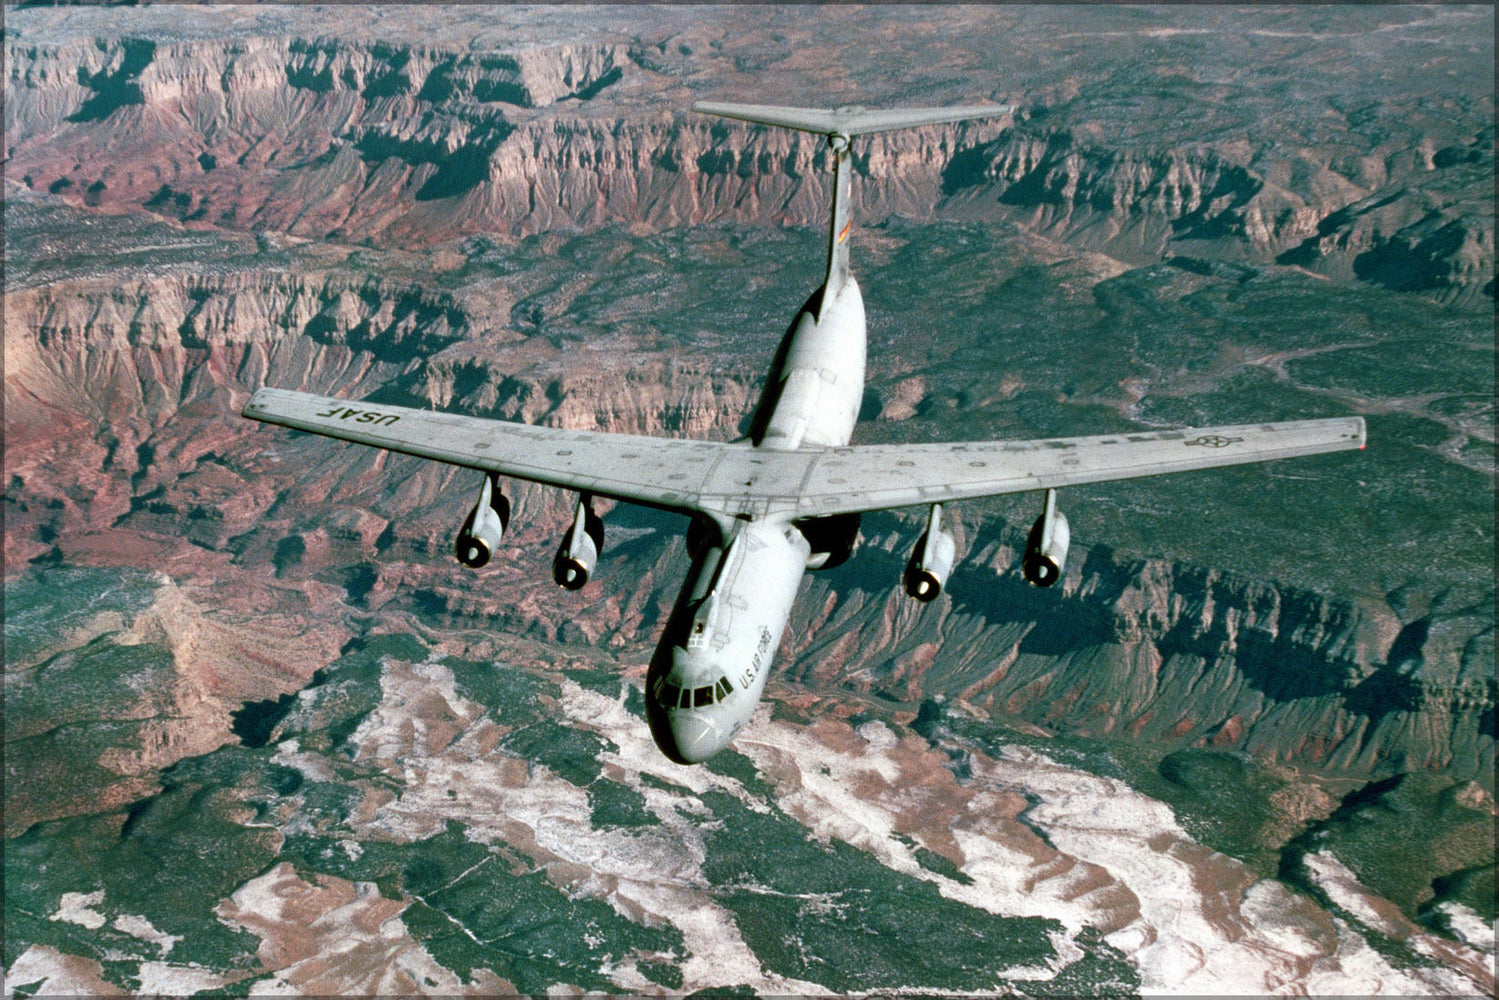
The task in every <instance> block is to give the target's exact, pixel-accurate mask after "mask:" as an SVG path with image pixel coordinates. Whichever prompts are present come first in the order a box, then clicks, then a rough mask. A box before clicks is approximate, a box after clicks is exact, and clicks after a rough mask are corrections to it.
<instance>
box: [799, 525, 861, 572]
mask: <svg viewBox="0 0 1499 1000" xmlns="http://www.w3.org/2000/svg"><path fill="white" fill-rule="evenodd" d="M796 528H797V530H798V531H800V532H801V533H802V537H804V538H805V539H806V540H807V545H808V546H810V547H811V550H812V551H811V554H810V555H808V556H807V568H808V569H832V568H833V567H834V566H842V565H843V564H844V563H846V562H848V560H849V557H850V556H852V555H853V554H854V551H855V550H856V549H858V547H859V515H858V514H857V513H854V514H831V515H829V516H827V517H812V518H808V519H807V520H805V521H797V522H796Z"/></svg>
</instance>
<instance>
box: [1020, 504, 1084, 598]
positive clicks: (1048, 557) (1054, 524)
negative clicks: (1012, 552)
mask: <svg viewBox="0 0 1499 1000" xmlns="http://www.w3.org/2000/svg"><path fill="white" fill-rule="evenodd" d="M1071 540H1072V532H1071V530H1070V529H1069V528H1068V527H1067V516H1066V515H1065V514H1063V513H1062V512H1061V511H1059V510H1057V491H1056V490H1047V491H1046V501H1045V505H1044V507H1043V508H1042V510H1041V516H1040V517H1038V518H1036V523H1035V524H1033V525H1031V534H1030V537H1029V538H1028V539H1027V540H1026V543H1025V559H1024V560H1023V561H1022V562H1021V564H1020V572H1021V573H1023V574H1024V575H1025V578H1026V580H1028V581H1030V582H1031V583H1032V584H1034V585H1035V586H1037V587H1050V586H1052V585H1053V584H1055V583H1056V582H1057V581H1058V580H1060V579H1061V578H1062V567H1063V566H1064V565H1065V564H1066V562H1067V545H1068V543H1069V542H1071Z"/></svg>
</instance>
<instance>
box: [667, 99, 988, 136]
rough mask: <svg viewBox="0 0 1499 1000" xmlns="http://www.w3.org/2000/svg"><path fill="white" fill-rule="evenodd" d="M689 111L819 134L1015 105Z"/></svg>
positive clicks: (906, 124)
mask: <svg viewBox="0 0 1499 1000" xmlns="http://www.w3.org/2000/svg"><path fill="white" fill-rule="evenodd" d="M692 110H694V111H700V112H702V113H703V114H706V115H718V116H719V117H720V118H733V119H736V120H738V121H743V122H754V123H756V124H758V125H778V126H780V127H781V128H794V129H799V130H801V131H803V132H816V133H818V134H819V135H845V136H855V135H864V134H866V133H869V132H889V131H892V130H894V129H901V128H917V127H918V126H921V125H940V124H942V123H943V122H956V121H963V120H964V119H967V118H996V117H998V116H1000V115H1008V114H1011V113H1013V112H1014V110H1015V108H1014V106H1013V105H1009V104H972V105H967V106H963V107H952V108H902V109H898V110H891V111H879V110H874V109H869V108H861V107H848V108H783V107H777V106H775V105H771V104H724V103H720V102H716V101H698V102H696V103H695V104H693V105H692Z"/></svg>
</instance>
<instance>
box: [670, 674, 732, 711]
mask: <svg viewBox="0 0 1499 1000" xmlns="http://www.w3.org/2000/svg"><path fill="white" fill-rule="evenodd" d="M656 690H657V691H658V694H657V697H658V698H660V700H661V704H662V706H664V707H666V708H703V707H705V706H707V705H717V704H718V703H719V702H721V701H723V700H724V699H725V698H727V697H728V696H729V695H731V694H733V693H734V685H733V684H731V683H729V679H728V678H727V677H720V678H719V679H718V680H717V681H715V682H714V683H712V684H709V685H707V686H706V687H697V688H679V687H677V686H676V685H675V684H672V683H671V682H670V681H667V680H666V679H664V678H663V679H662V680H661V682H660V684H659V685H658V687H657V689H656Z"/></svg>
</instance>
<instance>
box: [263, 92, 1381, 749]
mask: <svg viewBox="0 0 1499 1000" xmlns="http://www.w3.org/2000/svg"><path fill="white" fill-rule="evenodd" d="M694 109H695V110H697V111H701V112H706V113H708V114H714V115H720V116H722V117H726V118H733V119H738V120H741V121H746V122H753V123H759V124H763V125H775V126H782V127H786V128H793V129H800V130H802V131H807V132H813V133H817V134H820V135H824V136H826V137H827V140H828V143H829V146H830V149H831V152H832V162H833V194H832V213H831V219H830V221H829V225H828V251H827V275H826V278H825V280H824V281H823V283H822V286H821V287H820V288H818V289H817V290H816V291H815V292H814V293H813V294H812V296H811V297H810V298H809V299H808V300H807V302H806V304H805V305H804V306H803V308H802V310H801V311H800V312H799V313H798V314H797V317H796V319H795V321H794V322H793V323H792V325H791V327H790V329H789V330H788V332H787V333H786V335H785V337H784V338H783V339H782V342H781V344H780V347H779V349H778V350H777V351H776V354H775V361H774V362H773V364H772V366H771V370H770V373H769V376H768V378H767V380H766V388H765V391H764V395H763V396H762V398H761V400H760V402H759V405H758V407H757V408H756V410H755V415H754V418H753V420H752V421H751V428H750V434H749V436H748V439H747V440H744V441H736V442H728V443H721V442H710V441H687V440H681V439H669V438H650V437H641V436H637V435H623V434H608V433H601V432H594V431H572V430H563V429H560V428H550V427H535V426H529V425H523V424H514V423H509V422H506V421H497V420H487V419H481V418H476V417H465V416H460V415H457V414H450V413H437V412H433V411H427V410H415V409H409V408H406V407H397V406H384V405H381V406H378V407H375V408H370V407H369V406H367V405H365V404H356V403H350V402H348V401H345V400H340V399H333V398H330V397H325V396H315V395H310V394H307V393H299V392H290V391H287V390H282V389H270V388H263V389H261V390H259V391H258V392H256V393H255V395H254V396H253V397H251V399H250V401H249V402H248V403H247V404H246V405H245V408H244V415H245V416H246V417H250V418H253V419H256V420H262V421H265V422H267V423H274V424H281V425H284V426H287V427H293V428H296V429H298V430H304V431H310V432H312V433H314V434H322V435H326V436H329V437H336V438H341V439H343V440H346V441H354V442H358V443H360V444H365V445H371V446H374V447H377V448H386V449H389V450H391V451H396V452H401V453H403V454H408V455H417V456H420V457H423V458H429V459H433V460H435V461H439V462H447V463H450V464H453V465H458V466H463V467H466V468H471V469H474V470H476V471H478V472H480V473H482V481H481V482H480V485H479V497H478V500H477V502H476V503H475V504H474V507H473V510H472V511H471V512H470V513H469V515H468V518H467V519H466V520H465V521H464V523H463V525H462V527H461V528H460V529H459V532H458V535H457V538H456V540H455V543H454V553H455V555H456V556H457V558H458V559H459V560H460V561H461V562H463V563H464V564H466V565H469V566H473V567H479V566H483V565H484V564H485V563H487V562H488V561H489V559H490V558H491V557H492V556H493V554H494V553H495V551H496V550H497V549H498V547H499V542H500V539H501V538H502V537H503V535H504V533H505V531H506V530H507V529H508V527H509V517H510V503H509V501H508V500H507V499H506V497H505V495H504V492H503V490H502V488H501V482H500V477H501V476H510V477H512V478H516V479H523V480H529V481H532V482H538V483H544V484H547V485H551V486H557V487H561V488H563V489H568V490H574V491H577V493H578V502H577V505H576V506H575V508H574V515H573V520H572V524H571V525H570V526H569V527H568V529H567V531H566V532H565V533H564V535H563V538H562V544H561V546H560V547H559V549H558V551H557V556H556V558H555V560H554V561H553V576H554V578H555V579H556V581H557V583H558V584H559V585H561V586H563V587H566V588H568V589H577V588H579V587H582V586H583V585H584V584H586V583H587V581H588V580H589V578H590V577H591V575H592V574H593V571H594V569H595V567H596V565H597V561H598V556H599V552H600V551H601V549H602V548H603V535H604V529H603V522H602V521H601V519H600V518H599V517H598V515H597V514H595V513H594V511H593V498H594V497H596V496H598V497H607V498H610V499H614V500H622V501H627V502H631V503H639V504H646V505H648V506H652V507H657V508H661V509H664V510H670V511H675V512H679V513H682V514H685V515H687V516H688V517H689V518H690V519H691V520H690V522H689V528H688V532H687V549H688V553H689V555H690V557H691V560H692V562H691V566H690V568H689V569H688V571H687V577H686V580H685V581H684V582H683V584H682V589H681V592H680V593H679V594H678V596H677V600H676V603H675V604H674V605H673V607H672V611H671V614H670V615H669V616H668V618H667V622H666V626H665V628H664V629H663V630H662V633H661V638H660V641H659V642H658V643H657V646H656V650H655V653H654V654H653V655H652V657H651V662H650V668H649V670H648V672H647V674H646V691H645V693H646V698H645V701H646V715H647V719H648V720H649V724H650V727H651V733H652V735H653V736H654V738H655V740H656V744H657V746H659V747H660V748H661V751H662V752H663V753H664V754H666V755H667V756H668V757H670V758H671V759H672V760H674V761H677V762H679V763H684V764H685V763H695V762H698V761H702V760H705V759H707V758H708V757H710V756H712V755H713V754H714V753H716V752H717V751H718V750H720V749H722V748H723V747H724V746H725V745H727V744H728V743H729V741H730V740H732V739H733V738H734V737H735V735H736V734H738V732H739V731H740V730H741V729H742V728H743V727H744V725H745V724H746V723H747V722H748V721H749V719H750V717H751V715H752V714H753V712H754V710H755V706H756V705H757V704H758V703H759V701H760V697H761V694H762V693H763V692H764V690H765V683H766V680H767V679H768V678H769V676H770V666H771V662H772V660H773V658H774V655H775V650H776V649H777V647H778V646H779V644H780V639H781V635H782V633H783V632H784V630H785V627H786V622H787V620H788V618H789V616H790V614H791V608H792V605H793V603H794V601H795V599H796V594H797V590H798V587H799V585H800V583H801V580H802V576H803V574H804V573H805V572H806V571H807V570H815V569H821V568H825V567H830V566H836V565H838V564H840V563H842V562H843V561H844V560H846V559H848V558H849V557H850V556H851V555H852V554H853V552H854V549H855V547H856V545H857V543H858V537H859V517H860V515H861V514H863V513H865V512H867V511H872V510H880V509H886V508H892V507H909V506H917V505H921V506H926V507H927V508H928V513H927V526H926V530H925V531H923V533H922V535H921V537H920V538H919V539H918V540H917V543H916V546H915V548H914V550H913V551H912V553H911V557H910V559H909V561H908V562H907V565H906V571H905V574H904V581H903V582H904V586H905V588H906V591H907V592H908V593H909V594H910V595H911V596H912V597H914V598H916V599H918V600H921V601H930V600H932V599H934V598H936V597H937V596H938V595H939V594H940V593H941V592H942V588H943V587H944V586H945V585H946V582H947V579H948V576H949V574H950V573H951V572H952V568H953V564H954V561H955V559H956V545H955V543H954V540H953V537H952V535H951V533H950V532H948V531H947V530H946V529H945V528H943V526H942V513H943V504H946V503H951V502H953V501H958V500H964V499H971V498H975V497H982V496H993V495H997V494H1002V493H1015V492H1022V491H1029V490H1035V491H1040V492H1041V493H1042V494H1043V498H1042V505H1041V513H1040V516H1039V517H1038V518H1037V519H1036V523H1035V524H1034V525H1033V527H1032V529H1031V532H1030V536H1029V538H1028V540H1027V544H1026V551H1025V554H1024V557H1023V559H1022V563H1021V567H1022V572H1023V574H1024V575H1025V577H1026V579H1027V580H1029V581H1030V582H1031V583H1033V584H1036V585H1037V586H1043V587H1044V586H1051V585H1052V584H1055V583H1056V582H1057V581H1058V580H1059V579H1061V576H1062V569H1063V565H1064V563H1065V561H1066V558H1067V549H1068V545H1069V541H1070V533H1069V529H1068V525H1067V519H1066V517H1065V516H1064V515H1063V514H1062V513H1061V511H1060V510H1058V507H1057V490H1058V489H1060V488H1062V487H1066V486H1072V485H1077V484H1081V483H1092V482H1101V481H1106V480H1111V479H1125V478H1131V477H1137V476H1151V475H1159V474H1163V473H1169V472H1182V471H1187V470H1191V469H1205V468H1212V467H1216V466H1225V465H1235V464H1239V463H1244V462H1262V461H1268V460H1271V459H1279V458H1293V457H1296V456H1301V455H1315V454H1319V453H1322V452H1330V451H1340V450H1344V449H1348V448H1361V447H1363V445H1364V433H1365V432H1364V422H1363V420H1362V419H1361V418H1358V417H1346V418H1337V419H1330V420H1303V421H1291V422H1282V423H1264V424H1243V425H1235V426H1225V427H1201V428H1191V429H1182V430H1172V431H1150V432H1144V433H1133V434H1102V435H1095V436H1091V437H1074V438H1055V439H1046V440H1039V441H976V442H957V443H951V444H922V445H863V446H860V445H850V444H849V440H850V438H851V436H852V434H853V430H854V424H855V421H856V420H857V417H858V412H859V406H860V403H861V401H862V399H863V395H864V370H865V350H866V343H867V341H866V333H865V322H864V300H863V296H862V294H861V293H860V290H859V285H858V282H857V281H855V280H854V278H853V276H852V275H851V274H850V273H849V259H848V245H849V240H848V236H849V233H850V231H851V228H852V220H851V218H850V214H849V174H850V166H849V145H850V142H851V140H852V139H853V138H854V137H856V136H859V135H863V134H866V133H870V132H880V131H887V130H891V129H899V128H913V127H919V126H924V125H933V124H937V123H942V122H953V121H960V120H962V119H965V118H976V117H994V116H1003V115H1007V114H1009V113H1010V112H1011V111H1012V110H1013V109H1012V108H1008V107H1001V106H997V105H979V106H971V107H957V108H940V109H911V110H898V111H871V110H866V109H864V108H835V109H809V108H782V107H769V106H764V105H746V104H717V103H708V102H699V103H698V104H696V105H694Z"/></svg>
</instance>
